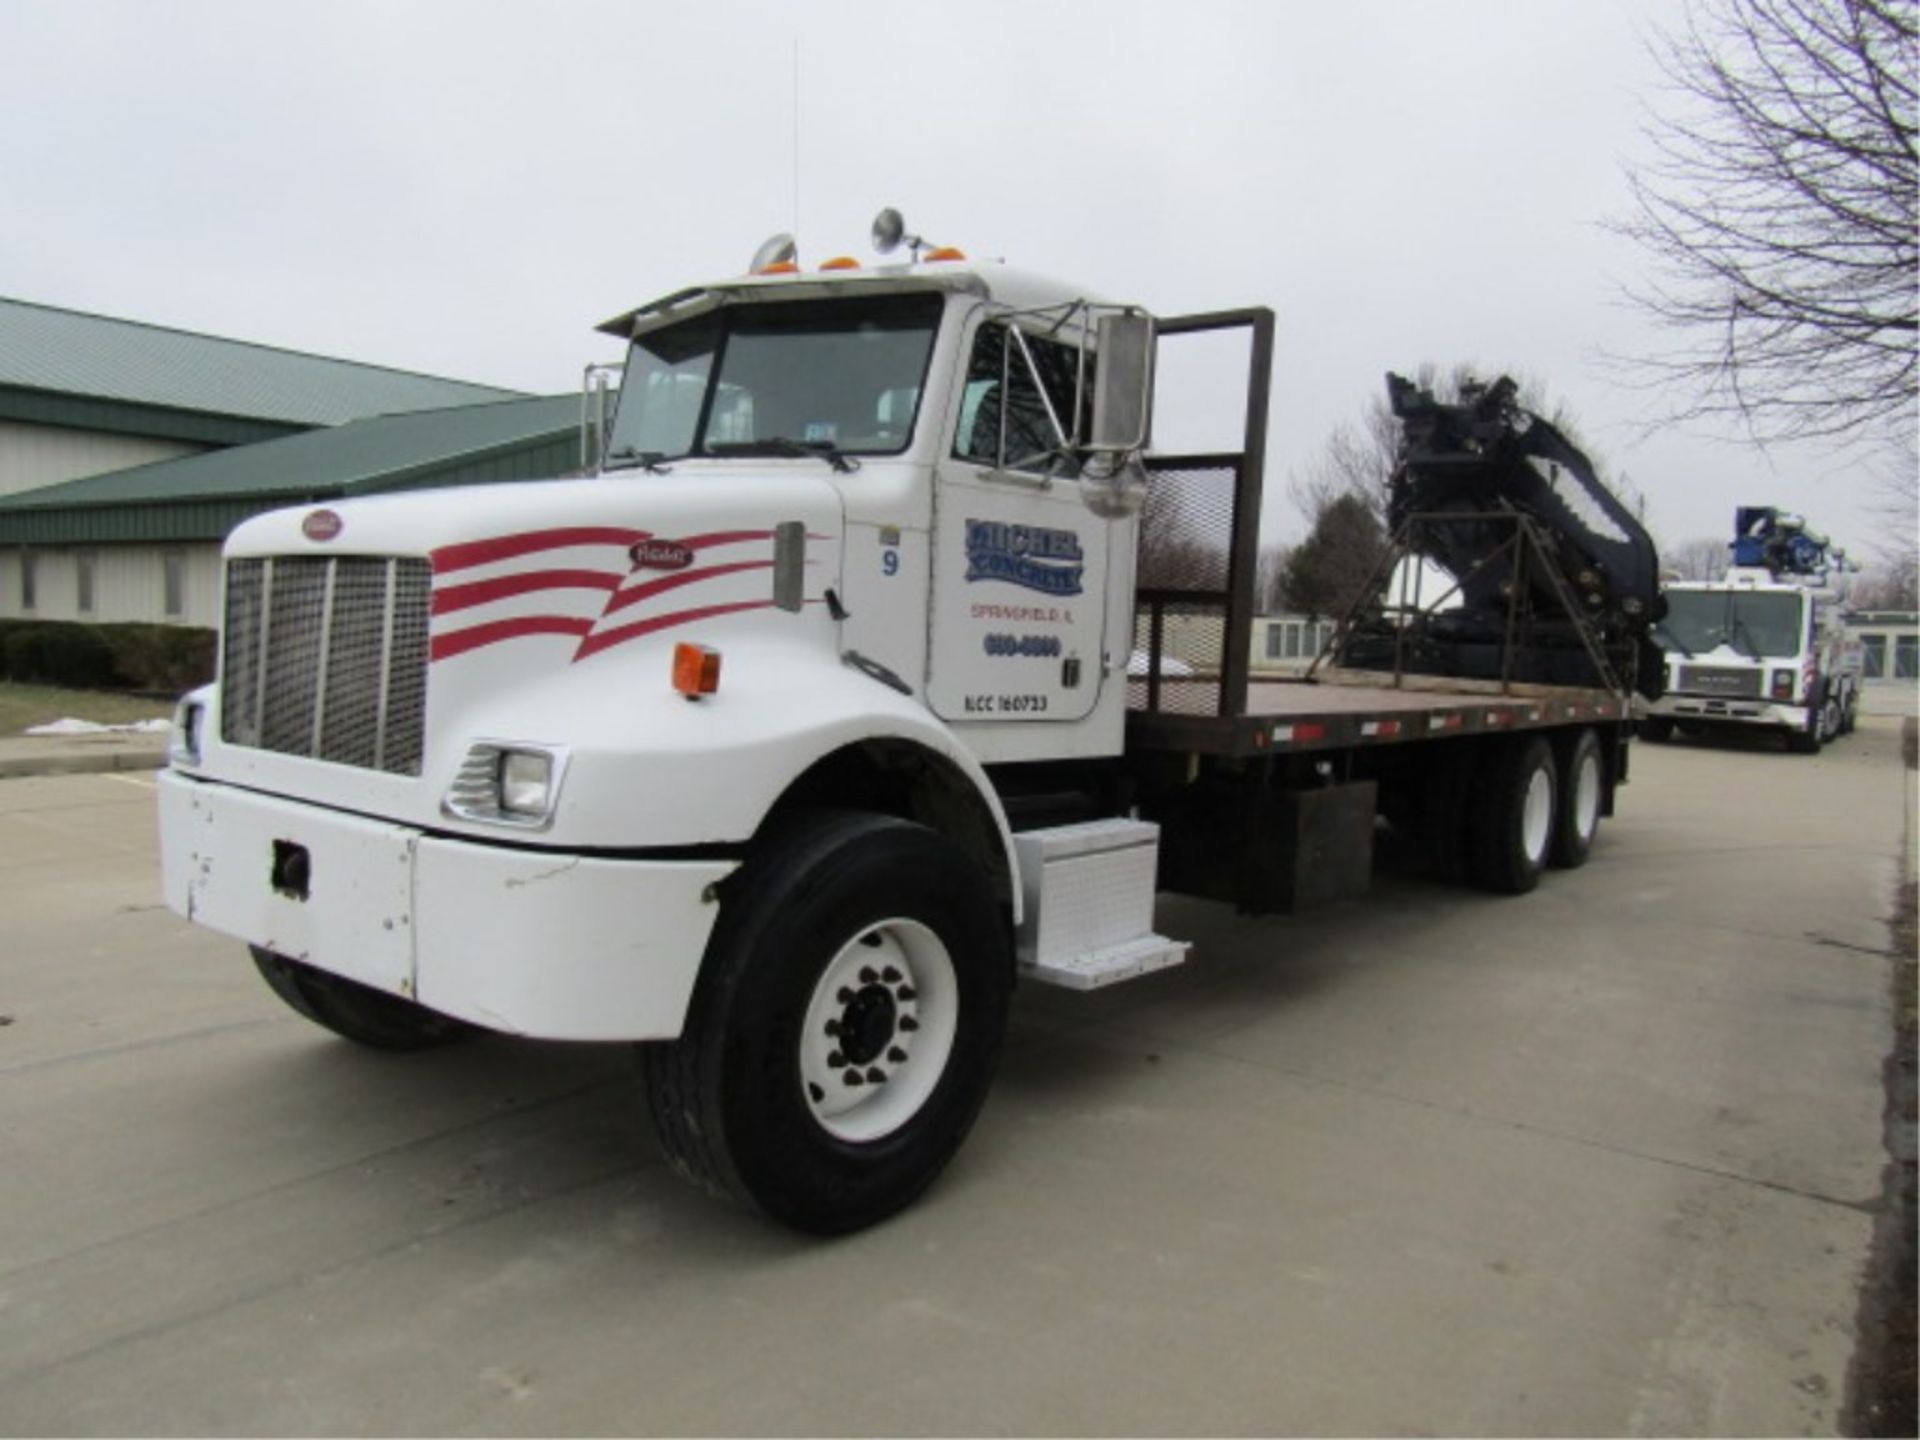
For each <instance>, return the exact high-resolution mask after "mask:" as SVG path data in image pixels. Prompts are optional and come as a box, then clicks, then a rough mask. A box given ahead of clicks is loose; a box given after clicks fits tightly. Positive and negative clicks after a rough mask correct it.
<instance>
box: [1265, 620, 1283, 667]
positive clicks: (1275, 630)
mask: <svg viewBox="0 0 1920 1440" xmlns="http://www.w3.org/2000/svg"><path fill="white" fill-rule="evenodd" d="M1279 658H1280V627H1279V626H1278V625H1268V626H1267V659H1269V660H1278V659H1279Z"/></svg>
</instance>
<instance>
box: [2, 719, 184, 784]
mask: <svg viewBox="0 0 1920 1440" xmlns="http://www.w3.org/2000/svg"><path fill="white" fill-rule="evenodd" d="M166 759H167V737H166V736H165V735H156V734H139V733H133V732H129V731H124V730H120V731H108V732H106V733H104V734H99V735H0V780H12V779H17V778H19V777H20V776H23V775H90V774H98V773H100V772H102V771H111V770H155V769H158V768H159V767H160V766H162V765H164V764H165V763H166Z"/></svg>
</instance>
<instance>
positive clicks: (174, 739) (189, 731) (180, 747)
mask: <svg viewBox="0 0 1920 1440" xmlns="http://www.w3.org/2000/svg"><path fill="white" fill-rule="evenodd" d="M206 714H207V707H206V706H204V705H202V704H201V703H200V702H199V701H198V700H182V701H181V702H180V703H179V704H178V705H176V706H175V707H174V710H173V734H172V736H171V738H169V740H168V741H167V759H169V760H171V761H172V762H173V763H174V764H175V765H198V764H199V763H200V726H201V722H202V721H204V720H205V719H206Z"/></svg>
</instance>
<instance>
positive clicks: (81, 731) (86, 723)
mask: <svg viewBox="0 0 1920 1440" xmlns="http://www.w3.org/2000/svg"><path fill="white" fill-rule="evenodd" d="M172 724H173V722H172V721H170V720H135V721H133V722H132V723H131V724H128V725H101V724H98V723H97V722H95V721H92V720H75V719H73V718H72V717H71V716H69V717H67V718H66V719H64V720H50V721H48V722H47V723H46V724H45V725H29V726H28V727H27V728H26V729H25V730H23V731H21V732H20V733H21V734H23V735H115V734H119V735H128V734H131V735H163V734H165V733H166V732H167V731H168V730H169V729H170V728H172Z"/></svg>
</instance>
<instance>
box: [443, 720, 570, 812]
mask: <svg viewBox="0 0 1920 1440" xmlns="http://www.w3.org/2000/svg"><path fill="white" fill-rule="evenodd" d="M568 758H569V756H568V751H567V748H566V747H565V746H564V745H548V744H544V743H541V742H537V741H528V740H493V739H482V740H474V741H473V742H471V743H470V744H469V745H468V746H467V753H466V755H465V757H464V758H463V759H462V760H461V762H460V768H459V769H458V770H456V771H455V772H454V777H453V783H452V784H450V785H449V786H448V787H447V793H446V796H445V797H444V798H443V799H442V800H441V802H440V811H441V813H442V814H443V815H446V816H447V817H448V818H449V819H454V820H469V821H474V822H477V823H479V824H483V825H505V826H510V827H511V828H513V829H516V830H545V829H548V828H549V827H551V826H552V824H553V820H554V816H555V815H556V814H557V813H558V811H559V808H560V789H561V786H562V784H563V783H564V782H565V779H566V772H567V761H568ZM510 766H514V767H515V768H524V769H525V770H526V771H528V772H529V773H527V774H522V775H520V776H519V777H517V778H516V779H515V780H514V781H513V783H514V784H515V786H516V787H517V788H518V789H519V794H518V795H517V797H516V798H515V799H514V801H513V803H511V804H509V803H508V784H509V776H508V770H509V767H510ZM541 772H544V774H543V776H541ZM536 777H540V778H536Z"/></svg>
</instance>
